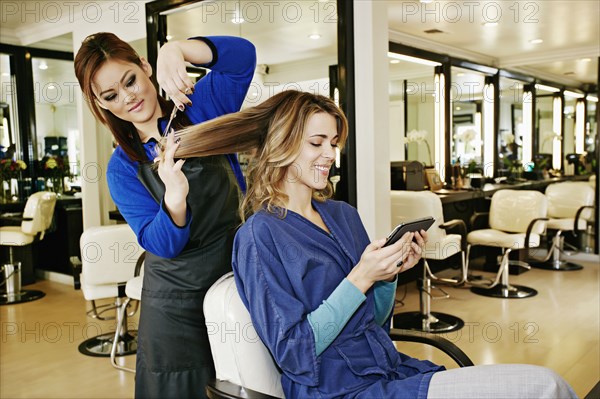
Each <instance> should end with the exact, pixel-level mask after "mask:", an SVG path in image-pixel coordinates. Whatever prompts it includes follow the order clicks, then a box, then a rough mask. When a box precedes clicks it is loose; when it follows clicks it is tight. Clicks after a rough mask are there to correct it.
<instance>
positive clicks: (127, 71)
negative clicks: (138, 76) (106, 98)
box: [98, 69, 132, 97]
mask: <svg viewBox="0 0 600 399" xmlns="http://www.w3.org/2000/svg"><path fill="white" fill-rule="evenodd" d="M131 71H132V70H131V69H128V70H126V71H125V73H124V74H123V76H122V77H121V80H120V81H119V83H121V84H123V81H124V80H125V78H126V77H127V74H128V73H129V72H131ZM111 90H114V89H112V88H110V89H108V90H104V91H103V92H102V93H100V94H99V95H98V97H101V96H102V95H103V94H104V93H108V92H109V91H111Z"/></svg>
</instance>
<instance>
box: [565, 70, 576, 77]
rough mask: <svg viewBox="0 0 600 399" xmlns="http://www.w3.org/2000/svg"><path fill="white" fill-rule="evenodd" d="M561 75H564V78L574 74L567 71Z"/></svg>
mask: <svg viewBox="0 0 600 399" xmlns="http://www.w3.org/2000/svg"><path fill="white" fill-rule="evenodd" d="M563 75H566V76H571V75H575V72H573V71H569V72H565V73H563Z"/></svg>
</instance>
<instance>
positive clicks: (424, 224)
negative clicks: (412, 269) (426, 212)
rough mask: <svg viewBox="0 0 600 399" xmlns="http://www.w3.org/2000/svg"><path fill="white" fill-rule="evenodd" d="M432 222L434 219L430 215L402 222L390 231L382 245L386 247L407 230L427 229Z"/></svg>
mask: <svg viewBox="0 0 600 399" xmlns="http://www.w3.org/2000/svg"><path fill="white" fill-rule="evenodd" d="M433 222H435V219H434V218H432V217H431V216H427V217H424V218H420V219H415V220H409V221H406V222H402V223H400V224H399V225H398V226H396V228H395V229H394V230H393V231H392V232H391V233H390V235H389V236H388V237H387V241H386V242H385V244H384V245H383V246H384V247H387V246H388V245H392V244H393V243H395V242H396V241H398V240H399V239H400V237H402V236H403V235H404V234H406V233H407V232H409V231H411V232H414V231H421V230H425V231H427V229H429V228H430V227H431V225H432V224H433Z"/></svg>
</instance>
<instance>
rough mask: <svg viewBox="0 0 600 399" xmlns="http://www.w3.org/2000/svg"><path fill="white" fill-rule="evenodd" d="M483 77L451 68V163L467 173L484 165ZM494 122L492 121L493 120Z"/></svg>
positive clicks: (479, 74)
mask: <svg viewBox="0 0 600 399" xmlns="http://www.w3.org/2000/svg"><path fill="white" fill-rule="evenodd" d="M484 86H485V75H484V74H482V73H480V72H476V71H472V70H469V69H464V68H458V67H452V89H451V91H450V95H451V97H450V98H451V101H452V105H451V106H452V141H451V144H450V146H451V147H450V153H451V156H452V164H453V165H460V166H464V167H467V166H468V165H471V167H470V168H469V169H472V170H470V171H469V172H470V173H474V172H475V170H474V169H475V167H474V166H475V165H478V168H481V167H482V164H483V147H484V146H486V145H491V146H493V143H484V141H483V120H484V115H483V108H484V107H483V94H484ZM492 123H493V119H492Z"/></svg>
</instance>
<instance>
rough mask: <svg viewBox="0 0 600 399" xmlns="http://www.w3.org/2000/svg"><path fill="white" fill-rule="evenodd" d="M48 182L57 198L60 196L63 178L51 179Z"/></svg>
mask: <svg viewBox="0 0 600 399" xmlns="http://www.w3.org/2000/svg"><path fill="white" fill-rule="evenodd" d="M50 182H51V184H52V191H53V192H55V193H56V195H57V196H60V195H61V194H62V193H63V178H62V177H52V178H50Z"/></svg>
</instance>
